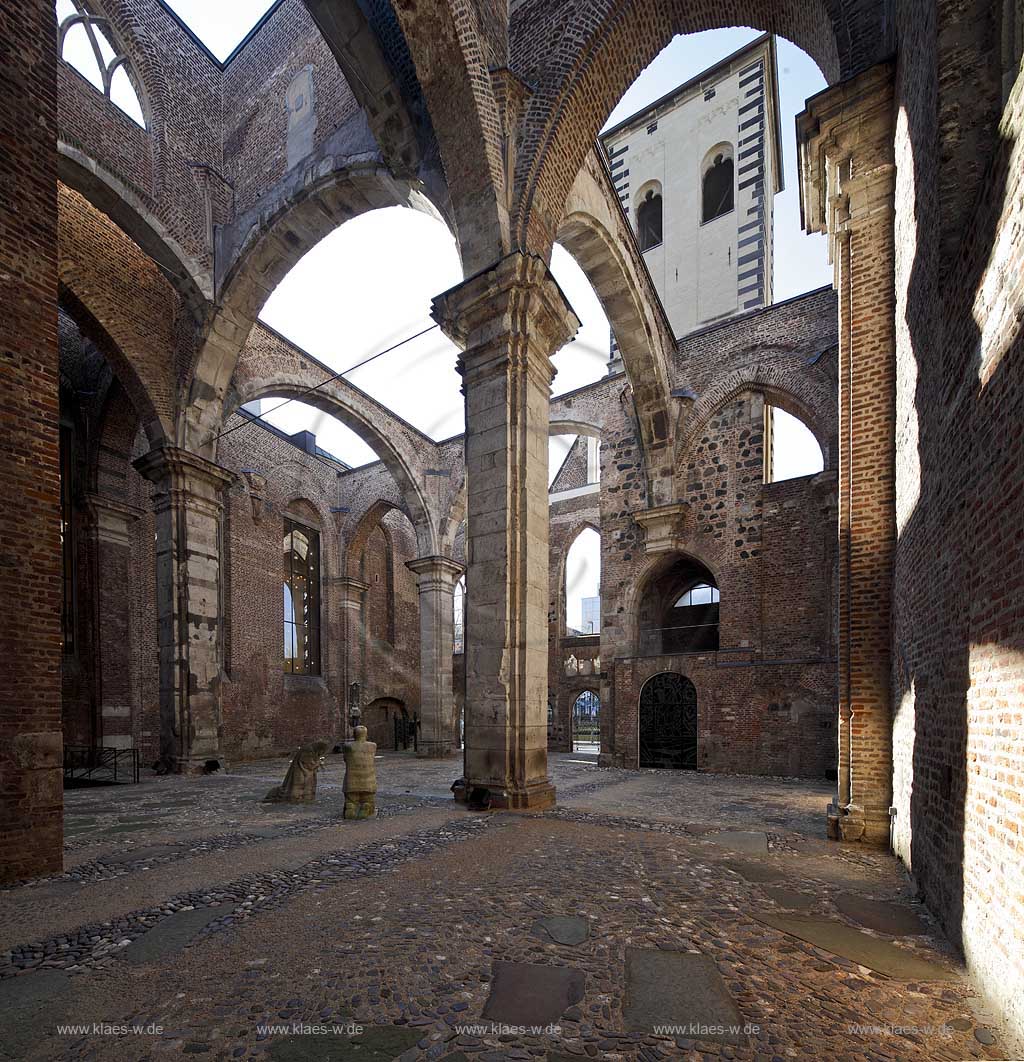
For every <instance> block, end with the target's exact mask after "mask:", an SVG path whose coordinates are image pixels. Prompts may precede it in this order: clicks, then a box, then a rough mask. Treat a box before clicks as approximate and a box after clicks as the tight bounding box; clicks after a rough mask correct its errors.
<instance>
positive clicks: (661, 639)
mask: <svg viewBox="0 0 1024 1062" xmlns="http://www.w3.org/2000/svg"><path fill="white" fill-rule="evenodd" d="M718 628H719V624H717V623H687V624H683V625H682V626H678V627H641V628H640V631H639V635H640V637H639V640H638V644H639V647H640V656H665V655H672V654H674V653H680V654H682V653H713V652H716V651H717V649H718V646H717V645H716V646H715V647H714V648H706V649H700V648H697V649H689V648H685V649H665V635H666V634H671V633H675V632H676V631H704V630H709V631H711V630H713V631H714V632H715V633H716V634H717V633H718ZM700 637H701V636H700V635H695V636H692V638H691V640H696V639H697V638H700ZM680 640H681V639H680ZM673 641H675V639H673ZM652 642H655V643H656V644H655V645H652V644H651V643H652Z"/></svg>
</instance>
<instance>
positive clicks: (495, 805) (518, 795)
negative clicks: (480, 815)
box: [466, 778, 555, 811]
mask: <svg viewBox="0 0 1024 1062" xmlns="http://www.w3.org/2000/svg"><path fill="white" fill-rule="evenodd" d="M466 788H467V791H468V792H472V791H473V790H474V789H486V790H487V791H488V792H489V793H490V794H491V809H492V810H495V811H544V810H545V809H546V808H553V807H554V806H555V787H554V786H553V785H552V784H551V780H550V779H549V778H545V779H544V781H543V782H537V783H535V784H533V785H528V786H525V787H524V788H522V789H512V788H509V787H507V786H497V785H489V784H487V783H479V782H470V783H469V784H468V785H467V787H466Z"/></svg>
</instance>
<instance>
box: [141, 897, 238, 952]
mask: <svg viewBox="0 0 1024 1062" xmlns="http://www.w3.org/2000/svg"><path fill="white" fill-rule="evenodd" d="M230 910H231V909H230V907H229V906H228V905H226V904H221V905H218V906H216V907H199V908H197V909H196V910H194V911H179V912H178V913H177V914H172V915H168V916H167V917H166V918H164V919H161V920H160V921H159V922H157V924H156V925H155V926H153V928H152V929H151V930H149V931H148V932H147V933H144V934H143V935H142V936H141V937H139V938H138V940H134V941H132V943H131V944H129V945H128V946H127V947H126V948H125V949H124V952H123V954H122V957H123V958H124V960H125V962H131V963H147V962H157V961H159V960H160V959H166V958H167V957H168V956H170V955H175V954H177V953H178V952H179V951H181V950H182V948H184V947H185V945H186V944H188V943H189V941H191V940H192V939H193V938H194V937H195V936H196V935H197V934H198V933H199V932H200V931H201V930H203V929H205V928H206V927H207V926H208V925H209V924H210V923H211V922H214V921H216V920H217V919H218V918H223V917H224V915H226V914H229V913H230Z"/></svg>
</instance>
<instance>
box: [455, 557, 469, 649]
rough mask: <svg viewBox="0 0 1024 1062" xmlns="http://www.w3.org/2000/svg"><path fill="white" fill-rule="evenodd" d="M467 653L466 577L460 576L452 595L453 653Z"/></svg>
mask: <svg viewBox="0 0 1024 1062" xmlns="http://www.w3.org/2000/svg"><path fill="white" fill-rule="evenodd" d="M465 651H466V577H465V576H464V575H463V576H460V578H459V581H458V582H457V583H456V584H455V591H454V593H453V594H452V652H453V653H464V652H465Z"/></svg>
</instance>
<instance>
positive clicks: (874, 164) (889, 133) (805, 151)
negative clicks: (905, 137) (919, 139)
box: [796, 61, 896, 260]
mask: <svg viewBox="0 0 1024 1062" xmlns="http://www.w3.org/2000/svg"><path fill="white" fill-rule="evenodd" d="M894 76H895V64H894V63H893V62H891V61H889V62H884V63H879V64H878V65H877V66H873V67H871V68H870V69H869V70H865V71H864V72H863V73H862V74H858V75H857V76H856V77H854V78H850V80H848V81H843V82H841V83H840V84H838V85H833V86H831V87H830V88H827V89H825V91H824V92H819V93H818V94H817V95H816V96H813V97H811V99H809V100H808V101H807V107H806V109H805V110H804V111H802V112H801V113H800V114H798V115H797V118H796V138H797V158H798V163H799V170H800V181H799V186H800V217H801V222H802V224H803V226H804V228H805V230H806V231H807V232H809V233H815V232H821V233H828V234H829V237H830V239H829V248H830V254H831V253H832V251H833V249H834V243H835V240H836V239H837V238H838V236H839V233H840V232H841V231H842V230H844V229H845V228H847V227H848V226H849V225H850V224H856V220H857V218H858V216H861V215H863V214H865V213H873V212H874V211H875V210H876V209H877V208H878V207H882V208H884V209H888V210H890V211H891V210H892V209H893V192H894V188H895V173H896V169H895V163H894V158H895V156H894V147H893V136H894V130H895V111H894V107H895V103H894V91H893V83H894ZM832 257H833V260H834V254H833V256H832Z"/></svg>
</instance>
